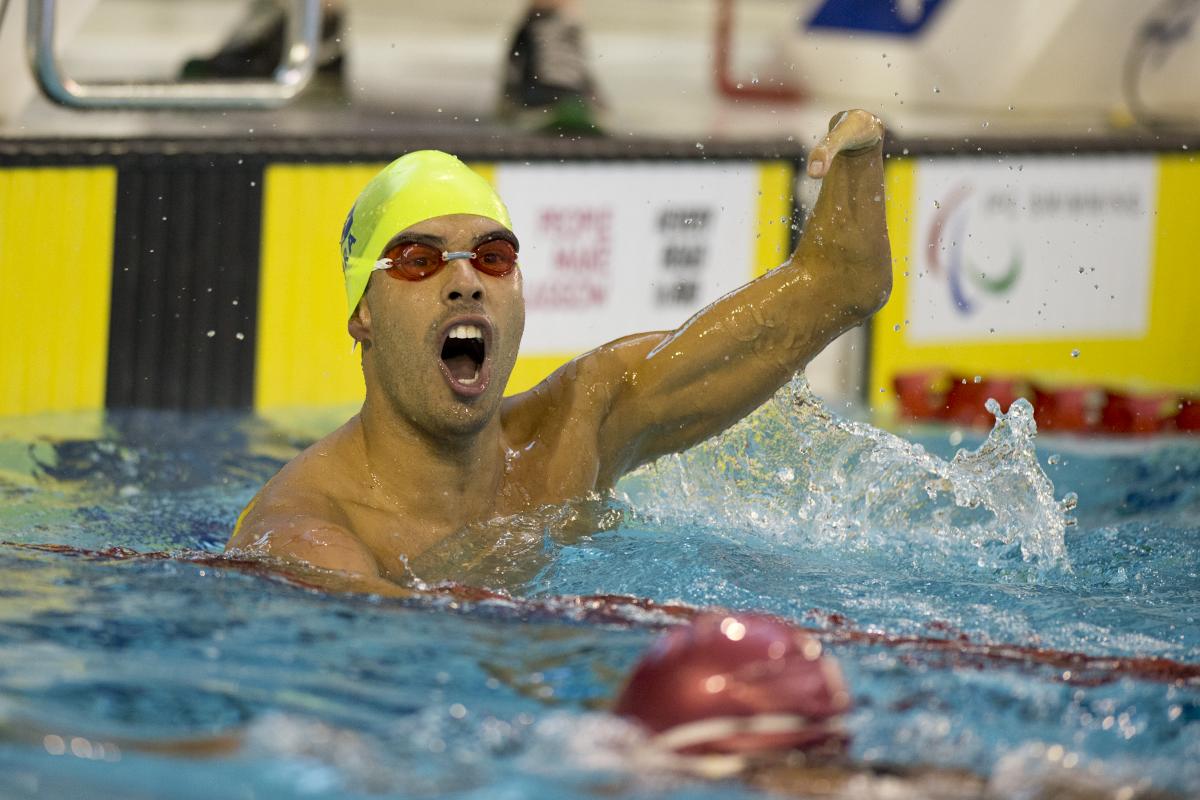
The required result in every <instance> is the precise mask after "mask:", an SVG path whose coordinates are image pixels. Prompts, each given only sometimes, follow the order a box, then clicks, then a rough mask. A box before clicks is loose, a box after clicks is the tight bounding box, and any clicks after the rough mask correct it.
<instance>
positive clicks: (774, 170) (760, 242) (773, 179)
mask: <svg viewBox="0 0 1200 800" xmlns="http://www.w3.org/2000/svg"><path fill="white" fill-rule="evenodd" d="M758 170H759V172H758V231H757V236H755V238H754V261H753V262H752V263H753V264H754V265H755V271H754V275H753V276H751V277H757V276H759V275H762V274H764V273H766V272H769V271H770V270H772V269H774V268H775V267H777V266H779V265H780V264H782V263H783V262H784V261H786V260H787V258H788V256H790V255H791V254H792V253H791V250H790V249H789V248H790V245H791V241H792V238H791V236H792V190H793V186H794V185H795V181H796V174H795V170H794V169H793V168H792V165H791V164H789V163H787V162H785V161H773V162H768V163H766V164H762V165H761V166H759V168H758Z"/></svg>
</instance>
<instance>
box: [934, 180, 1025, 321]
mask: <svg viewBox="0 0 1200 800" xmlns="http://www.w3.org/2000/svg"><path fill="white" fill-rule="evenodd" d="M971 193H972V188H971V187H970V186H966V185H959V186H958V187H956V188H955V189H954V190H953V191H951V192H950V194H949V195H948V196H947V197H946V199H945V200H944V201H943V202H941V203H940V204H938V210H937V213H935V214H934V216H933V221H932V222H931V223H930V225H929V231H928V235H927V238H926V242H925V257H926V260H927V262H928V265H929V272H930V273H931V274H932V275H934V276H936V277H938V278H941V277H942V276H945V281H946V286H947V288H948V289H949V291H950V300H951V302H953V304H954V308H955V310H956V311H958V312H959V313H960V314H962V315H963V316H970V314H971V313H972V312H973V311H975V310H976V308H977V307H978V303H979V301H980V299H982V298H983V297H986V296H992V297H997V296H1000V295H1003V294H1006V293H1007V292H1009V291H1011V290H1012V288H1013V287H1014V286H1015V285H1016V284H1017V281H1018V280H1019V279H1020V277H1021V268H1022V262H1021V252H1020V250H1019V249H1018V247H1017V246H1016V245H1015V244H1013V245H1012V246H1011V247H1010V253H1009V256H1008V266H1007V268H1006V269H1005V270H1004V272H1003V273H1002V274H999V275H992V274H989V273H988V272H985V271H983V270H982V269H980V267H979V266H978V264H977V263H976V262H975V261H973V260H971V258H970V253H969V252H968V247H967V243H968V230H969V229H968V221H969V220H970V218H971V211H972V206H971V204H970V203H968V202H967V200H968V199H969V198H970V196H971Z"/></svg>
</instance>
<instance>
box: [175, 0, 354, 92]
mask: <svg viewBox="0 0 1200 800" xmlns="http://www.w3.org/2000/svg"><path fill="white" fill-rule="evenodd" d="M289 5H290V3H289V2H288V0H254V2H253V3H251V4H250V9H249V11H248V12H247V14H246V17H245V19H244V21H243V22H242V23H241V24H239V25H238V29H237V30H236V31H235V32H234V34H233V36H232V37H230V39H229V41H227V42H226V43H225V44H224V45H222V46H221V49H220V50H218V51H217V52H216V53H214V54H212V55H211V56H208V57H207V58H193V59H189V60H188V62H187V64H185V65H184V67H183V74H182V77H183V78H185V79H204V78H210V79H212V78H218V79H219V78H269V77H271V75H273V74H274V73H275V69H276V68H277V67H278V66H279V64H280V63H281V62H282V60H283V43H284V40H285V39H286V37H287V31H286V26H287V14H288V6H289ZM341 5H342V3H341V0H324V3H323V8H322V9H321V45H320V49H319V50H318V52H317V69H318V70H319V71H320V72H323V73H327V74H337V73H338V72H340V71H341V68H342V44H341V27H342V10H341Z"/></svg>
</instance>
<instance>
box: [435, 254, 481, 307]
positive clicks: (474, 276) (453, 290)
mask: <svg viewBox="0 0 1200 800" xmlns="http://www.w3.org/2000/svg"><path fill="white" fill-rule="evenodd" d="M445 272H446V285H445V287H444V289H443V291H444V292H445V294H444V296H445V298H446V300H448V301H450V302H454V301H458V300H465V299H470V300H474V301H476V302H478V301H480V300H482V299H483V281H482V280H481V279H480V276H479V272H478V271H477V270H476V269H475V268H474V267H472V266H471V262H470V261H468V260H467V259H465V258H456V259H454V260H453V261H450V262H448V263H447V264H446V269H445Z"/></svg>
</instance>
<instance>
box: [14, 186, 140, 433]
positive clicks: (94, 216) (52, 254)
mask: <svg viewBox="0 0 1200 800" xmlns="http://www.w3.org/2000/svg"><path fill="white" fill-rule="evenodd" d="M116 183H117V171H116V170H115V169H114V168H112V167H68V168H57V167H56V168H50V167H34V168H18V169H0V416H7V415H11V414H34V413H40V412H47V411H92V410H97V409H101V408H103V407H104V379H105V372H106V368H107V355H108V320H109V308H110V303H111V297H110V289H111V282H112V248H113V220H114V217H115V213H114V208H115V202H116Z"/></svg>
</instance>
